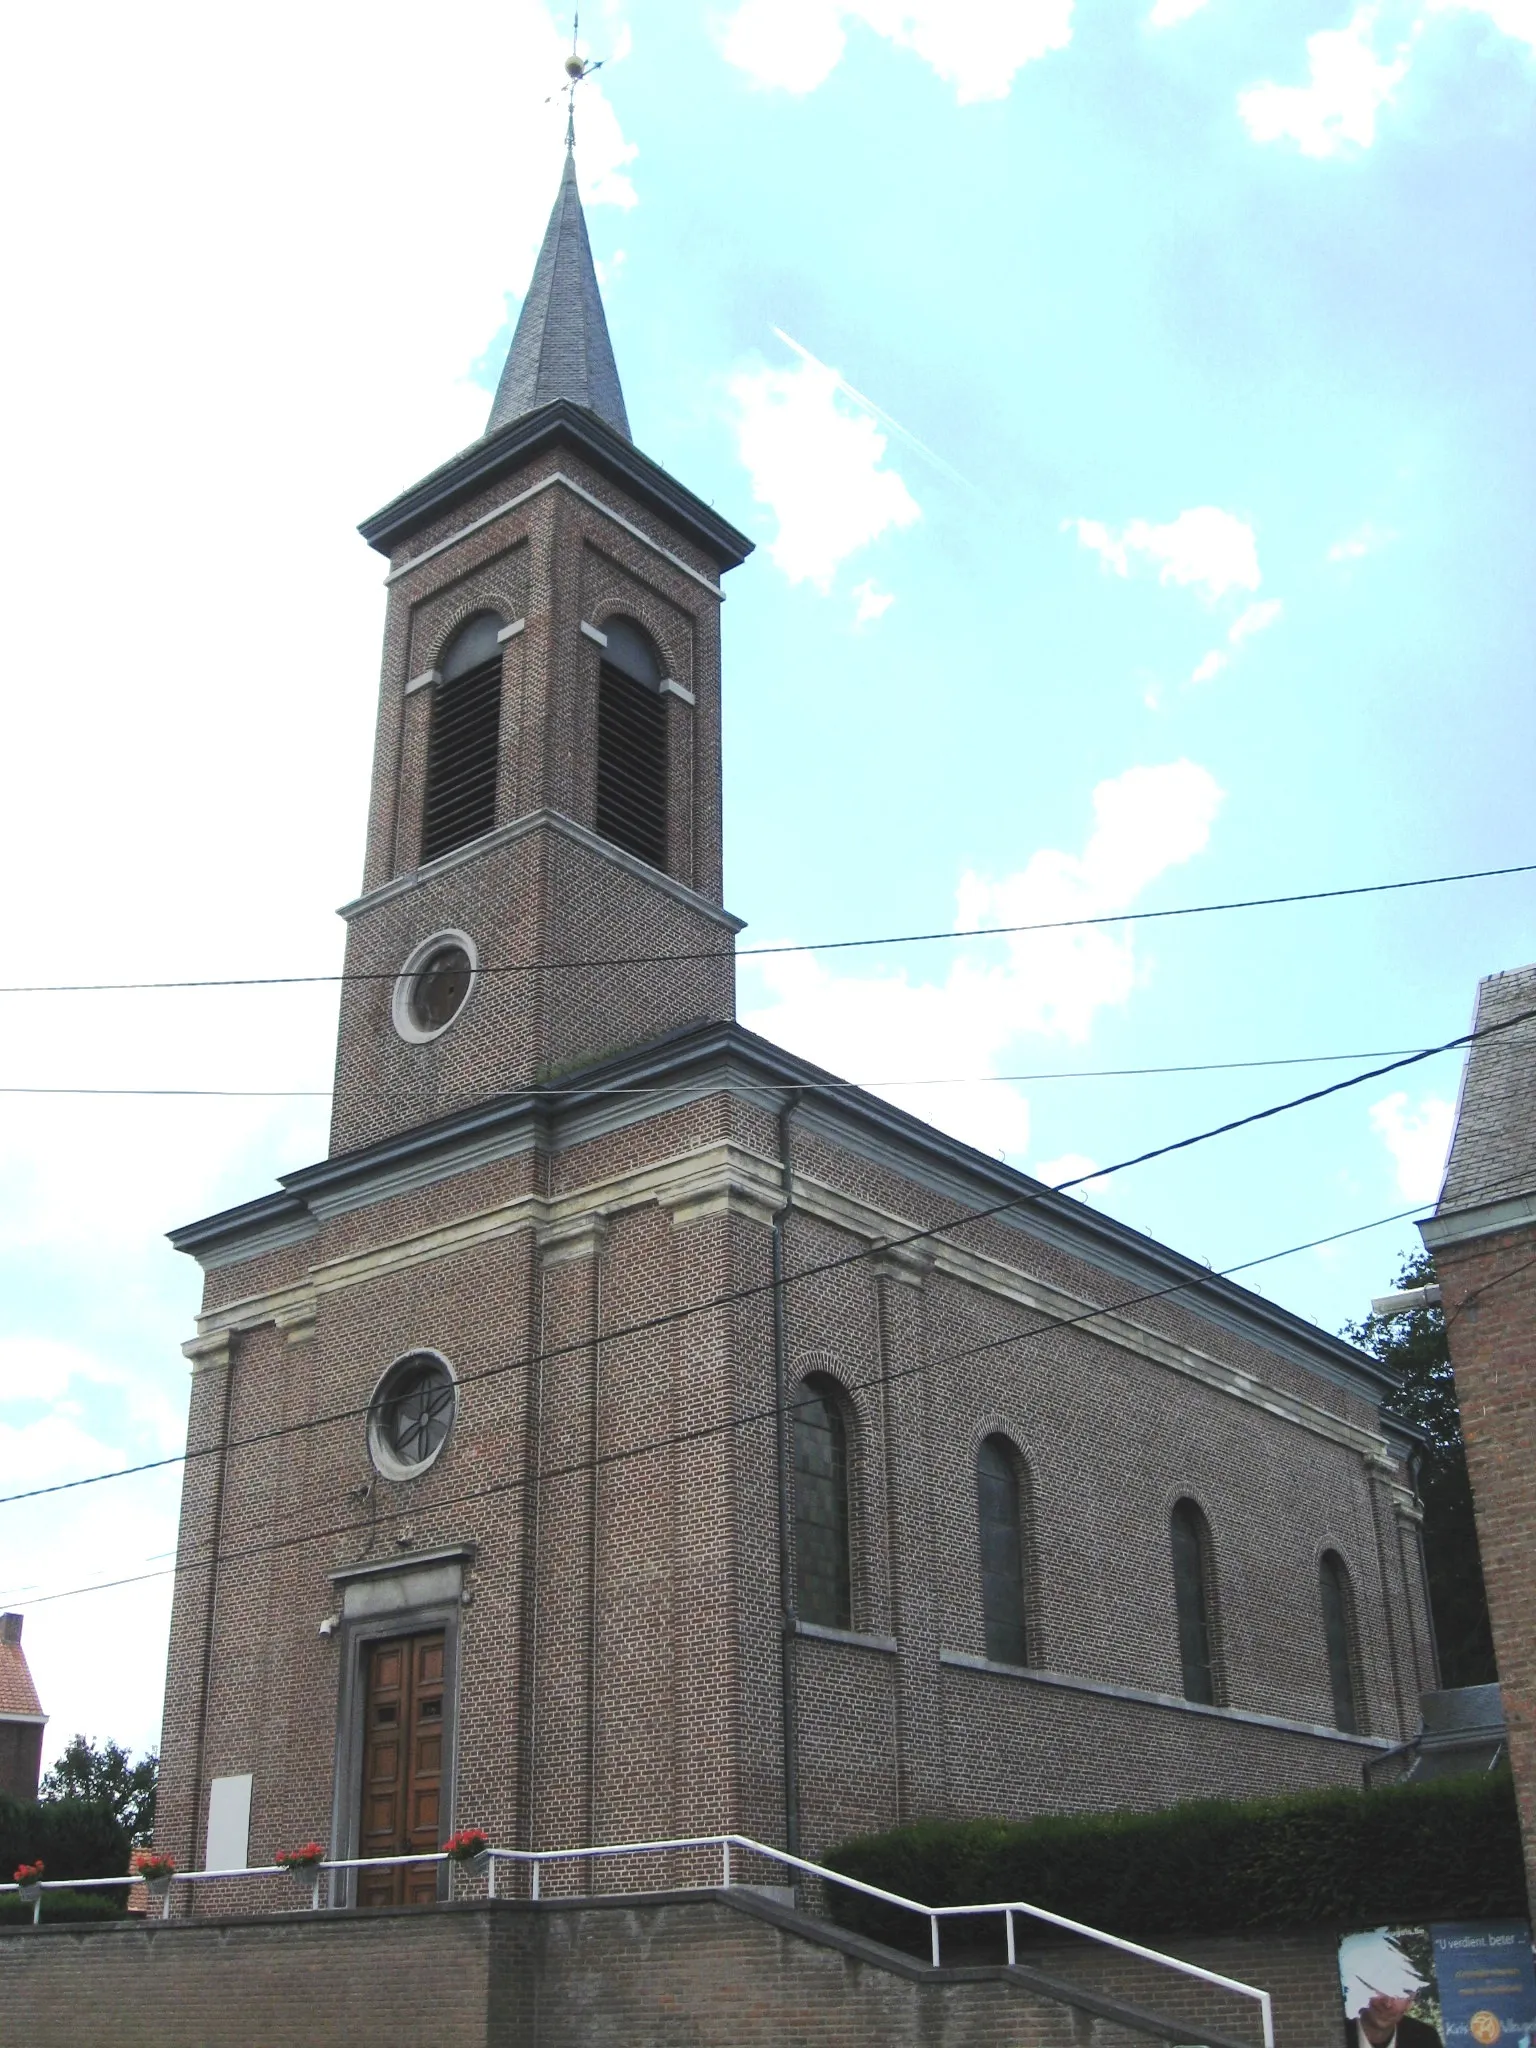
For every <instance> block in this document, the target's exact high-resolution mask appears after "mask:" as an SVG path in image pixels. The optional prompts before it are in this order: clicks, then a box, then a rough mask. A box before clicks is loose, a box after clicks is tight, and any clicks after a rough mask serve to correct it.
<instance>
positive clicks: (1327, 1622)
mask: <svg viewBox="0 0 1536 2048" xmlns="http://www.w3.org/2000/svg"><path fill="white" fill-rule="evenodd" d="M1318 1589H1319V1591H1320V1592H1321V1594H1322V1600H1323V1641H1324V1644H1325V1645H1326V1647H1327V1651H1328V1682H1329V1685H1330V1686H1331V1688H1332V1691H1333V1725H1334V1727H1335V1728H1341V1729H1343V1731H1344V1733H1345V1734H1346V1735H1358V1734H1359V1732H1360V1693H1359V1687H1358V1685H1357V1683H1356V1673H1357V1671H1358V1670H1359V1665H1360V1655H1359V1644H1358V1642H1357V1640H1356V1635H1355V1600H1354V1591H1353V1588H1352V1587H1351V1586H1350V1583H1349V1573H1348V1572H1347V1571H1346V1570H1345V1567H1344V1560H1343V1558H1342V1557H1340V1556H1339V1553H1338V1552H1337V1551H1336V1550H1325V1551H1324V1552H1323V1556H1322V1562H1321V1563H1320V1564H1319V1566H1318Z"/></svg>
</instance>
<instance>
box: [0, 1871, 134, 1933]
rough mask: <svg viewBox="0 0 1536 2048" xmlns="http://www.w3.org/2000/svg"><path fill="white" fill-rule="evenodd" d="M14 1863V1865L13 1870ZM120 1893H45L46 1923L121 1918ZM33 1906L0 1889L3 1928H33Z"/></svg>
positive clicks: (44, 1910) (123, 1895)
mask: <svg viewBox="0 0 1536 2048" xmlns="http://www.w3.org/2000/svg"><path fill="white" fill-rule="evenodd" d="M15 1867H16V1866H15V1865H14V1864H12V1866H11V1868H12V1869H13V1870H14V1869H15ZM126 1892H127V1886H126V1885H125V1886H124V1887H123V1890H122V1891H121V1892H117V1891H111V1892H44V1893H43V1925H44V1926H45V1927H47V1926H49V1925H50V1924H52V1923H56V1922H58V1921H61V1920H63V1921H68V1920H121V1919H123V1918H124V1917H125V1908H124V1906H123V1899H124V1897H125V1895H126ZM31 1925H32V1908H31V1905H30V1904H29V1903H28V1901H27V1900H25V1899H18V1898H17V1896H16V1894H15V1893H14V1892H0V1927H30V1926H31Z"/></svg>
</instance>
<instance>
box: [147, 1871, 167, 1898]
mask: <svg viewBox="0 0 1536 2048" xmlns="http://www.w3.org/2000/svg"><path fill="white" fill-rule="evenodd" d="M140 1882H141V1883H142V1884H143V1886H144V1889H145V1891H146V1892H148V1894H149V1896H150V1897H151V1898H152V1899H160V1900H164V1899H168V1898H169V1897H170V1894H171V1879H170V1875H169V1873H167V1875H166V1876H164V1877H141V1879H140Z"/></svg>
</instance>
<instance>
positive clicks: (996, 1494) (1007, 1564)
mask: <svg viewBox="0 0 1536 2048" xmlns="http://www.w3.org/2000/svg"><path fill="white" fill-rule="evenodd" d="M976 1529H977V1536H978V1539H979V1549H980V1554H981V1618H982V1625H983V1629H984V1632H985V1635H986V1645H987V1655H988V1656H989V1657H990V1658H991V1659H992V1661H993V1663H994V1664H1027V1663H1028V1662H1029V1620H1028V1612H1027V1607H1026V1602H1025V1597H1024V1559H1025V1549H1024V1543H1025V1528H1024V1482H1023V1475H1022V1472H1021V1470H1020V1466H1019V1457H1018V1453H1017V1452H1016V1451H1015V1450H1014V1448H1013V1445H1012V1444H1010V1443H1009V1442H1008V1440H1007V1438H1006V1437H1001V1436H989V1437H987V1438H986V1439H985V1440H984V1441H983V1443H982V1445H981V1447H980V1449H979V1450H978V1451H977V1453H976Z"/></svg>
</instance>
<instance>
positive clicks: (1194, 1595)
mask: <svg viewBox="0 0 1536 2048" xmlns="http://www.w3.org/2000/svg"><path fill="white" fill-rule="evenodd" d="M1171 1534H1172V1540H1173V1597H1174V1605H1175V1607H1176V1608H1177V1610H1178V1617H1179V1663H1180V1665H1181V1667H1182V1670H1183V1675H1184V1697H1185V1699H1187V1700H1194V1701H1196V1702H1197V1703H1198V1704H1199V1705H1200V1706H1205V1707H1214V1706H1219V1705H1220V1704H1221V1690H1222V1688H1221V1673H1220V1669H1219V1664H1218V1658H1217V1637H1216V1601H1215V1583H1214V1581H1215V1574H1214V1571H1213V1569H1212V1551H1211V1531H1210V1525H1209V1523H1208V1522H1207V1521H1206V1519H1205V1516H1204V1515H1203V1514H1202V1513H1201V1511H1200V1509H1199V1508H1198V1507H1197V1506H1196V1505H1195V1503H1194V1502H1193V1501H1192V1500H1181V1501H1178V1502H1176V1503H1175V1505H1174V1510H1173V1517H1172V1525H1171Z"/></svg>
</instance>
